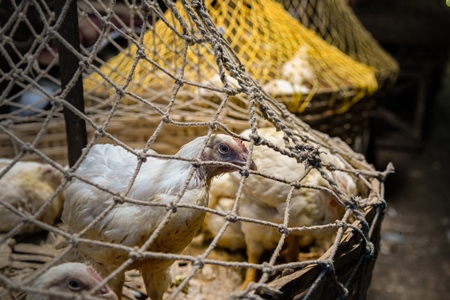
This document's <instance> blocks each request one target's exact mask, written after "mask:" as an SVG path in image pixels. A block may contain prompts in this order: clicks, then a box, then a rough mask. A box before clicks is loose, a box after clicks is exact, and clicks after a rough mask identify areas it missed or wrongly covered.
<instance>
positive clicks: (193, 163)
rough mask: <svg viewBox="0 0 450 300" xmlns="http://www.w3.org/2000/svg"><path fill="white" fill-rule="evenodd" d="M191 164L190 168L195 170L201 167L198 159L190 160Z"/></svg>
mask: <svg viewBox="0 0 450 300" xmlns="http://www.w3.org/2000/svg"><path fill="white" fill-rule="evenodd" d="M191 164H192V166H193V167H194V168H196V169H198V168H200V167H201V165H202V163H201V162H200V160H199V159H198V158H194V159H192V162H191Z"/></svg>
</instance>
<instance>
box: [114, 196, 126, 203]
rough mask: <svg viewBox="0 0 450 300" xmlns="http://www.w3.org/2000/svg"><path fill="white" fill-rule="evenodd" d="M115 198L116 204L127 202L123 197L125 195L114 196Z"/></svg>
mask: <svg viewBox="0 0 450 300" xmlns="http://www.w3.org/2000/svg"><path fill="white" fill-rule="evenodd" d="M113 200H114V202H115V203H116V204H123V203H124V202H125V200H124V199H123V197H120V196H114V197H113Z"/></svg>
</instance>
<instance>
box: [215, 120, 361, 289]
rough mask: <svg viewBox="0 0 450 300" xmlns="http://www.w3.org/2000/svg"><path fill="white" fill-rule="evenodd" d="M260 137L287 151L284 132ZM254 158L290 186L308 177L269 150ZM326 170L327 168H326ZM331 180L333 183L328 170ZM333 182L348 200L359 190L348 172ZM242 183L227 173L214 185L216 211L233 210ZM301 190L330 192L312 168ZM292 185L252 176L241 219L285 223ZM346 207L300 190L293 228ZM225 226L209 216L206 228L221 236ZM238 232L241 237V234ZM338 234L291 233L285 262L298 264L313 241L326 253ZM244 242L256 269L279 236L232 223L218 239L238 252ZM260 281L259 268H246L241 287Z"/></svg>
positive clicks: (324, 220) (330, 158) (325, 156)
mask: <svg viewBox="0 0 450 300" xmlns="http://www.w3.org/2000/svg"><path fill="white" fill-rule="evenodd" d="M258 133H259V134H260V135H261V136H262V137H264V138H266V139H267V140H269V141H270V142H272V143H273V144H275V145H276V146H278V147H280V148H285V146H284V141H283V133H282V132H281V131H280V132H277V131H276V130H275V129H273V128H262V129H258ZM249 134H250V131H248V130H247V131H244V132H243V133H242V136H243V137H248V136H249ZM321 151H323V152H325V153H322V154H321V155H320V158H321V160H322V162H324V163H330V164H333V165H334V166H335V167H337V168H345V165H344V163H343V162H342V161H341V160H339V159H338V158H337V157H336V156H334V155H332V154H330V153H329V152H328V151H327V150H326V149H321ZM252 158H253V159H254V160H255V162H256V163H257V164H258V171H259V172H261V173H263V174H267V175H271V176H276V177H278V178H282V179H284V180H286V181H296V180H298V179H299V178H300V177H301V176H302V175H303V174H304V172H305V165H304V164H302V163H297V161H296V160H295V159H293V158H290V157H288V156H285V155H282V154H280V153H279V152H276V151H274V150H273V149H271V148H269V147H266V146H257V147H255V148H254V151H253V154H252ZM324 169H325V168H324ZM326 172H327V173H328V175H329V176H330V177H331V178H333V176H332V175H331V173H330V172H329V171H326ZM334 175H335V180H336V181H337V183H338V186H339V187H340V189H341V191H342V192H343V193H344V194H345V195H346V196H349V195H356V194H357V187H356V183H355V179H354V178H353V177H352V176H350V175H349V174H348V173H345V172H340V171H335V172H334ZM240 180H241V178H240V177H238V176H234V174H225V175H224V176H222V177H220V178H219V179H218V180H216V181H214V182H213V183H212V185H211V190H210V199H211V200H212V201H211V206H210V207H212V208H216V209H218V210H219V211H220V210H223V207H221V206H223V202H222V201H225V202H226V203H228V208H227V210H226V211H225V212H227V211H230V210H231V208H232V207H233V204H234V203H231V204H230V203H229V199H235V198H236V194H237V191H238V187H239V183H240ZM301 184H303V185H311V186H318V187H326V188H330V185H329V184H328V182H327V181H326V180H325V179H324V178H322V176H321V175H320V173H319V172H318V171H317V170H316V169H313V170H312V171H310V172H309V173H308V175H306V177H305V178H304V179H303V180H302V181H301ZM290 189H291V185H289V184H285V183H281V182H279V181H274V180H272V179H267V178H265V177H262V176H257V175H250V176H249V177H248V178H247V179H246V180H245V186H244V189H243V193H242V195H241V202H240V204H239V209H238V215H239V216H242V217H247V218H253V219H256V220H263V221H268V222H273V223H276V224H280V225H282V224H283V220H284V215H285V208H286V200H287V197H288V193H289V190H290ZM343 213H344V208H343V207H342V206H341V205H340V204H338V203H337V201H336V200H335V199H334V197H333V196H332V195H331V193H329V192H328V191H323V190H317V189H311V188H301V189H296V190H294V192H293V195H292V199H291V203H290V206H289V227H301V226H313V225H322V224H328V223H332V222H334V221H336V220H337V219H340V218H342V216H343ZM224 223H225V219H224V218H223V217H219V216H214V217H212V218H211V216H208V217H207V219H206V226H207V228H208V230H210V231H211V232H212V234H215V235H216V234H217V233H218V231H219V230H220V228H221V227H222V225H223V224H224ZM239 232H240V233H241V235H239ZM334 234H335V230H333V229H329V230H320V231H302V232H298V231H293V232H290V233H289V235H288V236H287V238H286V244H285V245H286V246H287V248H286V249H285V252H284V257H285V259H286V260H287V261H296V260H297V259H298V253H299V247H304V246H310V245H311V244H312V243H313V242H315V243H317V244H319V245H320V246H321V248H322V249H323V250H324V251H325V250H327V249H328V248H329V247H330V246H331V244H332V242H333V236H334ZM242 237H243V238H244V239H245V246H246V252H247V256H248V262H249V263H254V264H258V263H261V261H260V259H261V256H262V255H263V253H264V251H266V250H273V249H274V248H275V247H276V245H277V243H278V241H279V239H280V237H281V235H280V233H279V232H278V230H277V228H273V227H267V226H263V225H259V224H255V223H250V222H237V223H231V224H230V226H229V227H228V228H227V230H226V231H225V232H224V235H223V236H222V237H221V238H220V239H219V242H218V244H219V246H222V247H225V248H229V249H231V250H234V249H237V248H240V247H241V246H242V245H241V242H240V241H241V239H242ZM255 279H256V269H253V268H248V269H247V272H246V276H245V280H244V282H243V284H242V286H241V288H245V287H246V286H247V285H248V284H249V283H250V282H253V281H255Z"/></svg>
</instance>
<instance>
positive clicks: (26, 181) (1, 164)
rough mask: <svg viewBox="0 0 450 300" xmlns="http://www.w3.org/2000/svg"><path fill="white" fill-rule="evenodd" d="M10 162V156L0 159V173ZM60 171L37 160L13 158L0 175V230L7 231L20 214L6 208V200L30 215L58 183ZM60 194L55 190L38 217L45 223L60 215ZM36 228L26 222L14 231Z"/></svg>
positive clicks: (15, 222) (21, 231) (62, 200)
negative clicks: (17, 159)
mask: <svg viewBox="0 0 450 300" xmlns="http://www.w3.org/2000/svg"><path fill="white" fill-rule="evenodd" d="M12 163H13V161H12V160H10V159H0V174H1V173H2V172H4V170H5V169H6V168H7V167H8V166H9V165H11V164H12ZM61 179H62V173H61V172H59V171H58V170H56V169H55V168H53V167H52V166H50V165H48V164H42V163H38V162H21V161H19V162H16V163H15V164H14V165H13V166H12V167H11V169H9V170H8V171H7V172H6V173H5V174H4V175H3V177H1V178H0V191H1V192H0V219H1V220H2V222H0V232H9V231H10V230H11V229H12V228H14V227H15V226H16V225H17V224H18V223H20V221H21V220H22V218H21V217H20V216H19V215H17V214H15V213H14V212H12V211H11V210H9V209H7V208H6V207H5V206H3V205H1V203H6V204H9V205H11V206H13V207H14V208H16V209H17V210H19V211H20V212H23V213H26V214H27V215H31V214H34V213H36V212H37V211H38V210H39V209H40V208H41V206H42V205H44V204H45V203H46V202H47V201H49V199H50V198H51V196H52V195H53V194H54V192H55V190H56V189H57V188H58V186H59V184H60V183H61ZM63 202H64V199H63V195H62V193H60V194H58V195H57V197H56V198H55V199H53V201H52V203H51V204H50V205H49V206H48V207H47V209H46V210H45V212H44V213H43V214H42V215H41V217H40V218H39V220H40V221H42V222H45V223H47V224H53V223H54V222H55V220H57V219H59V218H60V217H61V212H62V209H63ZM37 231H40V228H39V227H37V226H34V225H32V224H27V225H25V226H23V227H22V228H21V230H20V231H19V232H18V234H20V235H29V234H32V233H35V232H37Z"/></svg>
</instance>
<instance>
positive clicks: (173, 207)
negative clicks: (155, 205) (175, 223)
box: [166, 201, 178, 213]
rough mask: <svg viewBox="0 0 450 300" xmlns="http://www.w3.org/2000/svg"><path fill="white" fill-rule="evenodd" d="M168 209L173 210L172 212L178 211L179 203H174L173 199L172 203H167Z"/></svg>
mask: <svg viewBox="0 0 450 300" xmlns="http://www.w3.org/2000/svg"><path fill="white" fill-rule="evenodd" d="M166 210H167V211H170V210H171V211H172V213H176V212H177V210H178V207H177V205H176V204H175V203H173V201H171V202H170V203H168V204H167V205H166Z"/></svg>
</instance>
